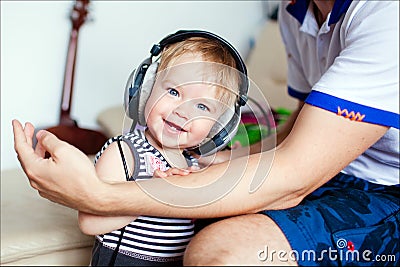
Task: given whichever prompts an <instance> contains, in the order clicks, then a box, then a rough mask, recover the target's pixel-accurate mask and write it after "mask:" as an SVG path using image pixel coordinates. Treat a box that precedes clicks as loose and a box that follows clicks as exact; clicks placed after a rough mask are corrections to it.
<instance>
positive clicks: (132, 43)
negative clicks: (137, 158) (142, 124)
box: [1, 1, 264, 170]
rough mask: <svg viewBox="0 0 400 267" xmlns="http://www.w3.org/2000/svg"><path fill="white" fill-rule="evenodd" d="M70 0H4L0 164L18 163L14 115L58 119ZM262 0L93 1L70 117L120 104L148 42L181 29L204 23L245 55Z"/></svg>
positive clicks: (51, 122)
mask: <svg viewBox="0 0 400 267" xmlns="http://www.w3.org/2000/svg"><path fill="white" fill-rule="evenodd" d="M72 5H73V2H72V1H25V2H24V1H1V169H2V170H3V169H8V168H15V167H17V166H19V163H18V161H17V159H16V155H15V152H14V150H13V139H12V127H11V120H12V119H13V118H17V119H19V120H20V121H22V122H25V121H31V122H32V123H33V124H34V125H35V126H37V127H48V126H55V125H57V123H58V117H59V110H60V108H59V107H60V100H61V91H62V84H63V77H64V66H65V60H66V51H67V43H68V40H69V32H70V28H71V25H70V20H69V13H70V10H71V9H72ZM263 21H264V18H263V4H262V2H261V1H232V2H230V1H220V2H216V1H204V2H202V1H187V2H185V1H177V2H169V1H160V2H155V1H121V2H111V1H93V2H92V3H91V4H90V9H89V21H88V22H86V23H85V24H84V25H83V26H82V27H81V30H80V35H79V46H78V58H77V65H76V74H75V84H74V94H73V100H72V110H71V116H72V117H73V118H74V119H76V120H77V121H78V124H79V126H81V127H85V128H93V129H95V128H96V127H97V124H96V116H97V114H98V113H99V112H100V111H101V110H104V109H105V108H107V107H110V106H115V105H119V104H122V99H123V90H124V87H125V82H126V79H127V77H128V75H129V73H130V72H131V70H132V69H133V68H135V66H137V65H138V64H139V63H140V62H141V61H142V60H143V59H144V58H145V57H147V56H148V51H149V49H150V48H151V46H152V45H153V44H154V43H156V42H158V41H159V40H160V39H162V38H163V37H164V36H165V35H166V34H169V33H172V32H174V31H176V30H177V29H195V28H197V29H204V30H208V31H212V32H215V33H217V34H219V35H221V36H222V37H224V38H226V39H227V40H229V41H230V42H231V43H232V44H233V45H234V46H235V47H236V48H237V49H238V50H239V52H240V53H241V54H242V56H244V57H245V56H246V54H247V53H248V51H249V47H250V43H251V42H250V40H251V38H252V36H253V35H254V34H255V33H256V32H257V28H258V27H260V26H261V25H262V23H263Z"/></svg>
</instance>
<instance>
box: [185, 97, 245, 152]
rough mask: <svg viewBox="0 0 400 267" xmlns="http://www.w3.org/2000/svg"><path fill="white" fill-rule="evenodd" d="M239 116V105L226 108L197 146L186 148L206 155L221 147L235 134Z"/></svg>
mask: <svg viewBox="0 0 400 267" xmlns="http://www.w3.org/2000/svg"><path fill="white" fill-rule="evenodd" d="M240 117H241V111H240V106H239V105H238V104H235V111H232V110H231V109H228V110H227V111H225V112H224V114H222V115H221V116H220V117H219V119H218V121H217V122H216V123H215V124H214V126H213V127H212V128H211V130H210V132H209V134H208V137H207V138H206V139H205V141H204V142H203V143H201V144H200V145H199V146H197V147H195V148H192V149H188V150H189V151H193V152H194V153H196V154H197V155H200V156H203V157H206V156H210V155H212V154H215V153H217V152H218V151H220V150H221V149H223V148H224V147H225V146H226V145H227V144H228V143H229V141H230V140H231V139H232V138H233V137H234V136H235V134H236V132H237V129H238V127H239V123H240Z"/></svg>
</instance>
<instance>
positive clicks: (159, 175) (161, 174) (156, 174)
mask: <svg viewBox="0 0 400 267" xmlns="http://www.w3.org/2000/svg"><path fill="white" fill-rule="evenodd" d="M153 177H156V178H165V177H168V175H167V174H166V173H165V172H163V171H161V170H155V171H154V173H153Z"/></svg>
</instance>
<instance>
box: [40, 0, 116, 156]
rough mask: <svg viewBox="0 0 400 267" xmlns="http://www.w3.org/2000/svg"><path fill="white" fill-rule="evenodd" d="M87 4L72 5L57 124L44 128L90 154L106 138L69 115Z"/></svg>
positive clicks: (86, 0) (81, 1) (79, 2)
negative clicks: (79, 39) (84, 126)
mask: <svg viewBox="0 0 400 267" xmlns="http://www.w3.org/2000/svg"><path fill="white" fill-rule="evenodd" d="M88 5H89V0H80V1H79V0H77V1H75V4H74V6H73V9H72V12H71V16H70V19H71V22H72V29H71V33H70V39H69V45H68V53H67V62H66V66H65V74H64V85H63V92H62V98H61V111H60V119H59V125H57V126H54V127H51V128H47V129H46V130H47V131H49V132H51V133H53V134H55V135H56V136H57V137H58V138H59V139H61V140H63V141H66V142H68V143H70V144H71V145H73V146H75V147H77V148H78V149H80V150H81V151H82V152H84V153H85V154H87V155H90V154H95V153H97V152H98V151H99V150H100V148H101V147H102V146H103V145H104V143H105V142H106V141H107V139H108V138H107V137H106V136H105V135H104V134H103V133H101V132H98V131H94V130H90V129H83V128H80V127H79V126H78V123H77V122H76V121H75V120H73V119H72V118H71V116H70V112H71V102H72V101H71V100H72V93H73V85H74V74H75V62H76V54H77V47H78V35H79V29H80V27H81V26H82V25H83V24H84V22H85V21H86V18H87V14H88Z"/></svg>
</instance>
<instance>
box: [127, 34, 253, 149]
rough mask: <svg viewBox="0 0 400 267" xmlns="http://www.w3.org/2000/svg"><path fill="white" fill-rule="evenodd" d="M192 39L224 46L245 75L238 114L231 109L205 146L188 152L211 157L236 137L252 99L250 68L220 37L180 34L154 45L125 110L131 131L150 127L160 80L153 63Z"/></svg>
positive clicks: (132, 81) (130, 85) (131, 85)
mask: <svg viewBox="0 0 400 267" xmlns="http://www.w3.org/2000/svg"><path fill="white" fill-rule="evenodd" d="M190 37H204V38H208V39H213V40H216V41H218V42H219V43H221V44H222V45H223V46H224V47H225V48H226V49H227V50H228V51H229V52H230V53H231V55H232V57H233V58H234V60H235V63H236V69H237V70H238V71H239V72H240V74H241V77H240V78H241V79H240V80H241V84H240V86H239V94H238V96H237V100H236V102H235V107H234V111H233V112H232V110H231V109H229V108H228V110H227V111H226V112H225V113H224V114H223V115H222V116H221V117H220V118H219V119H218V122H216V123H215V124H214V126H213V127H212V129H211V130H210V132H209V134H208V137H207V138H206V139H205V140H204V141H203V142H202V143H200V144H199V145H197V146H196V147H192V148H187V149H186V150H188V151H192V152H194V153H196V154H198V155H200V156H208V155H212V154H214V153H216V152H218V151H219V150H221V149H223V148H224V147H225V146H226V145H227V144H228V143H229V141H230V140H231V138H232V137H233V136H234V135H235V134H236V131H237V128H238V126H239V123H240V116H241V111H240V108H241V107H242V106H244V105H245V104H246V102H247V99H248V96H247V93H248V87H249V81H248V77H247V69H246V66H245V64H244V62H243V60H242V58H241V57H240V55H239V53H238V52H237V50H236V49H235V48H234V47H233V46H232V45H231V44H230V43H228V42H227V41H226V40H224V39H223V38H221V37H220V36H218V35H216V34H213V33H211V32H207V31H201V30H180V31H177V32H175V33H173V34H170V35H168V36H166V37H165V38H163V39H162V40H161V41H160V42H159V43H158V44H154V45H153V47H152V48H151V50H150V57H148V58H146V59H145V60H144V61H143V62H142V63H141V64H140V65H139V67H138V68H137V69H135V70H133V71H132V73H131V74H130V75H129V78H128V82H127V85H126V87H125V93H124V108H125V111H126V114H127V116H128V117H129V118H131V119H132V120H133V123H132V126H131V131H132V130H133V129H135V127H136V125H137V124H139V125H141V126H146V121H145V117H144V108H145V105H146V102H147V100H148V98H149V96H150V93H151V90H152V88H153V85H154V82H155V80H156V74H157V69H158V62H157V61H155V62H153V58H154V57H157V56H159V55H160V53H161V52H162V50H163V49H164V48H165V47H166V46H167V45H170V44H174V43H178V42H181V41H183V40H185V39H188V38H190ZM232 113H233V115H232Z"/></svg>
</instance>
